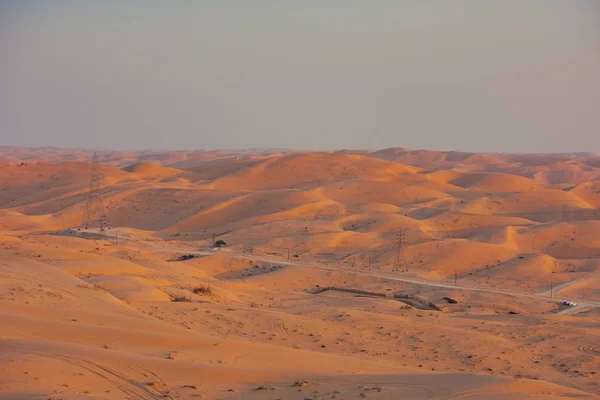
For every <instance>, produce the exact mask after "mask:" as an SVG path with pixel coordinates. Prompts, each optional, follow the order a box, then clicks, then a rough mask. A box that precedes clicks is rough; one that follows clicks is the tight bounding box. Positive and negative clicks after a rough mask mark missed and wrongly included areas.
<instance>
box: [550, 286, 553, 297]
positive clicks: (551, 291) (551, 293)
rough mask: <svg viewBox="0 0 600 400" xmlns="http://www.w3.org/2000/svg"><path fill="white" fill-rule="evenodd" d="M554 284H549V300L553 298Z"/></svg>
mask: <svg viewBox="0 0 600 400" xmlns="http://www.w3.org/2000/svg"><path fill="white" fill-rule="evenodd" d="M553 283H554V282H550V298H552V297H554V293H553V292H554V284H553Z"/></svg>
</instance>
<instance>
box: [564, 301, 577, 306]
mask: <svg viewBox="0 0 600 400" xmlns="http://www.w3.org/2000/svg"><path fill="white" fill-rule="evenodd" d="M561 304H562V305H563V306H568V307H575V306H576V305H577V303H575V302H574V301H568V300H563V301H562V302H561Z"/></svg>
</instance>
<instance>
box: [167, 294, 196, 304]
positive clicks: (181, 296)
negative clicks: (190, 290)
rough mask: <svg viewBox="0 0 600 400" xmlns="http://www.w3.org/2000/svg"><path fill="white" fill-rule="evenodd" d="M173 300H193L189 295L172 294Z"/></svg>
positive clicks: (182, 301)
mask: <svg viewBox="0 0 600 400" xmlns="http://www.w3.org/2000/svg"><path fill="white" fill-rule="evenodd" d="M171 301H172V302H175V303H184V302H190V301H192V299H190V297H189V296H184V295H175V296H171Z"/></svg>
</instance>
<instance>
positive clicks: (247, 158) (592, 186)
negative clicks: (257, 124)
mask: <svg viewBox="0 0 600 400" xmlns="http://www.w3.org/2000/svg"><path fill="white" fill-rule="evenodd" d="M92 153H93V152H92V151H87V150H71V149H55V148H43V149H32V148H6V147H5V148H0V277H1V279H0V399H11V400H12V399H15V400H18V399H44V400H47V399H52V400H59V399H63V400H66V399H115V400H116V399H135V400H141V399H273V400H274V399H301V400H303V399H315V400H316V399H362V398H367V399H411V400H426V399H429V400H433V399H436V400H442V399H447V400H450V399H456V400H458V399H503V400H504V399H548V400H550V399H566V398H581V399H600V235H599V234H598V233H599V232H600V157H598V156H595V155H593V154H589V153H576V154H523V155H519V154H474V153H459V152H440V151H426V150H416V151H413V150H409V149H402V148H396V149H385V150H379V151H339V152H331V153H321V152H314V153H310V152H298V151H285V150H277V151H269V150H254V151H252V150H249V151H237V152H236V151H212V152H208V151H190V152H165V151H146V152H129V153H125V152H112V151H99V152H98V164H97V165H95V166H93V165H92V164H91V163H90V160H91V154H92ZM91 170H95V171H97V173H98V174H101V175H102V181H101V187H100V193H101V195H102V199H103V202H104V205H105V206H106V210H107V216H108V221H109V224H110V229H106V230H105V231H100V230H99V228H98V225H97V224H92V225H91V226H90V227H89V228H88V229H83V230H78V228H80V227H81V223H82V215H83V211H84V207H85V203H86V200H87V196H88V190H89V185H90V171H91ZM400 234H401V239H402V240H401V243H400V245H399V244H398V238H399V235H400ZM213 240H223V241H224V242H225V243H226V245H225V246H224V247H220V248H213ZM183 255H188V257H185V259H181V257H182V256H183ZM449 299H450V300H449ZM563 301H572V302H575V303H576V305H574V306H565V305H563V304H562V302H563Z"/></svg>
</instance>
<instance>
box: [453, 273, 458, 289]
mask: <svg viewBox="0 0 600 400" xmlns="http://www.w3.org/2000/svg"><path fill="white" fill-rule="evenodd" d="M457 278H458V273H457V272H456V271H454V286H456V279H457Z"/></svg>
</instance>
